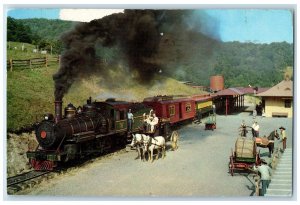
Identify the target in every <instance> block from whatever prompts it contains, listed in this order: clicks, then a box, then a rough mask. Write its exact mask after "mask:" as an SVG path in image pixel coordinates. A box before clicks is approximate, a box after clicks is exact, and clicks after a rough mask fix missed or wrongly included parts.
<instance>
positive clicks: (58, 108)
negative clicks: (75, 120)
mask: <svg viewBox="0 0 300 205" xmlns="http://www.w3.org/2000/svg"><path fill="white" fill-rule="evenodd" d="M62 103H63V102H62V101H61V100H56V101H54V104H55V122H58V121H59V120H61V118H62Z"/></svg>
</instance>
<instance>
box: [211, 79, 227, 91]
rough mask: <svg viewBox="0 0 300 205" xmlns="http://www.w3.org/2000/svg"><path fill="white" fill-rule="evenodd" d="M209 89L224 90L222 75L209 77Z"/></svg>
mask: <svg viewBox="0 0 300 205" xmlns="http://www.w3.org/2000/svg"><path fill="white" fill-rule="evenodd" d="M210 90H211V91H212V92H218V91H220V90H224V77H223V76H222V75H214V76H211V77H210Z"/></svg>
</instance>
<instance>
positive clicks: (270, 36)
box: [7, 8, 294, 43]
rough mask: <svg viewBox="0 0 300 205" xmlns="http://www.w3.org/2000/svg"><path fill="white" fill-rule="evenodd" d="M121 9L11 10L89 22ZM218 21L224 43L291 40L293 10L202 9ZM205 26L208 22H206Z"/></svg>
mask: <svg viewBox="0 0 300 205" xmlns="http://www.w3.org/2000/svg"><path fill="white" fill-rule="evenodd" d="M122 11H123V10H122V9H114V10H112V9H111V10H109V9H59V8H57V9H53V8H52V9H45V8H43V9H39V8H34V9H30V8H26V9H22V8H17V9H10V10H8V12H7V15H8V16H10V17H13V18H16V19H24V18H48V19H62V20H73V21H82V22H89V21H91V20H93V19H98V18H102V17H103V16H105V15H109V14H111V13H118V12H122ZM204 11H205V13H207V15H209V17H210V18H208V19H206V20H207V21H209V20H214V21H215V22H218V32H219V34H218V37H219V38H220V40H222V41H224V42H228V41H240V42H254V43H272V42H283V41H286V42H288V43H293V15H294V14H293V11H291V10H288V9H205V10H204ZM207 25H210V24H209V23H208V24H207Z"/></svg>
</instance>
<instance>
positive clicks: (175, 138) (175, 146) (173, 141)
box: [170, 131, 179, 151]
mask: <svg viewBox="0 0 300 205" xmlns="http://www.w3.org/2000/svg"><path fill="white" fill-rule="evenodd" d="M170 140H171V144H172V150H173V151H174V150H176V149H178V144H177V143H178V140H179V133H178V132H177V131H173V132H172V134H171V138H170Z"/></svg>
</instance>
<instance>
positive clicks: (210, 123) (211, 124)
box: [205, 114, 217, 131]
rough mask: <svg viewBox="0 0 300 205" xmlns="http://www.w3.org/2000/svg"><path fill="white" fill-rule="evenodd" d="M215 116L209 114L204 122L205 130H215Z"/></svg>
mask: <svg viewBox="0 0 300 205" xmlns="http://www.w3.org/2000/svg"><path fill="white" fill-rule="evenodd" d="M216 121H217V120H216V114H209V116H208V119H207V120H206V121H205V130H212V131H213V130H214V129H216V128H217V122H216Z"/></svg>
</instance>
